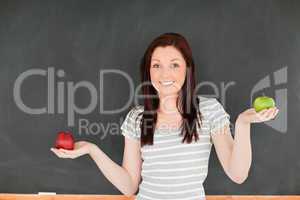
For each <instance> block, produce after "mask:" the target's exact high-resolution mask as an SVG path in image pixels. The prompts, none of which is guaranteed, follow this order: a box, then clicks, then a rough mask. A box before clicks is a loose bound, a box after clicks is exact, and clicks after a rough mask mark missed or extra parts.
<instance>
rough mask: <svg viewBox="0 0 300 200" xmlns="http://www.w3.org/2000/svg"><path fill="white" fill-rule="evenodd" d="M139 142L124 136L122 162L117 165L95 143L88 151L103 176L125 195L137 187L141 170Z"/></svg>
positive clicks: (131, 192) (133, 191) (132, 193)
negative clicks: (120, 164)
mask: <svg viewBox="0 0 300 200" xmlns="http://www.w3.org/2000/svg"><path fill="white" fill-rule="evenodd" d="M139 146H140V143H139V142H138V141H135V140H133V139H131V138H126V137H125V147H124V155H123V164H122V166H119V165H118V164H116V163H115V162H113V161H112V160H111V159H110V158H109V157H108V156H107V155H106V154H105V153H103V151H101V150H100V149H99V148H98V147H97V146H96V145H93V147H92V148H91V151H90V154H89V155H90V156H91V158H92V159H93V160H94V161H95V163H96V165H97V166H98V168H99V169H100V170H101V171H102V173H103V174H104V176H105V177H106V178H107V179H108V180H109V181H110V182H111V183H112V184H113V185H114V186H116V187H117V188H118V189H119V190H120V191H121V192H122V193H123V194H125V195H126V196H131V195H134V194H135V193H136V191H137V189H138V185H139V182H140V172H141V157H140V153H139V152H140V148H139Z"/></svg>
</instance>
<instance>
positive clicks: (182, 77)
mask: <svg viewBox="0 0 300 200" xmlns="http://www.w3.org/2000/svg"><path fill="white" fill-rule="evenodd" d="M185 77H186V69H182V70H180V71H178V73H177V80H179V82H180V83H182V84H183V83H184V80H185Z"/></svg>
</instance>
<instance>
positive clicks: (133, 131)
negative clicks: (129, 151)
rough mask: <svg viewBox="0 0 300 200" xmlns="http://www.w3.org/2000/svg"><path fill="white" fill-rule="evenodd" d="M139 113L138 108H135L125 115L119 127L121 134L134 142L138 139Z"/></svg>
mask: <svg viewBox="0 0 300 200" xmlns="http://www.w3.org/2000/svg"><path fill="white" fill-rule="evenodd" d="M140 111H141V109H140V107H139V106H135V107H134V108H132V109H131V110H130V111H129V112H128V113H127V115H126V117H125V120H124V121H123V123H122V125H121V127H120V129H121V133H122V135H124V136H125V137H129V138H132V139H135V140H139V139H140V135H141V134H140V119H141V116H140V114H139V113H140Z"/></svg>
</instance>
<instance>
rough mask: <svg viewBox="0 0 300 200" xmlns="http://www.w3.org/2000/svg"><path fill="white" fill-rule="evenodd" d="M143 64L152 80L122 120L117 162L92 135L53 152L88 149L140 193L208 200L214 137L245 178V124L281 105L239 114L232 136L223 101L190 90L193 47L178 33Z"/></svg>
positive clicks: (223, 159) (157, 43) (145, 78)
mask: <svg viewBox="0 0 300 200" xmlns="http://www.w3.org/2000/svg"><path fill="white" fill-rule="evenodd" d="M140 67H141V79H142V83H148V82H150V83H151V84H143V88H142V92H143V96H144V97H145V98H144V105H136V106H134V107H133V108H132V109H131V110H130V111H129V112H128V114H127V115H126V118H125V120H124V121H123V123H122V126H121V130H122V135H124V138H125V145H124V155H123V163H122V166H119V165H118V164H117V163H115V162H113V161H112V160H111V159H110V158H109V157H108V156H107V155H106V154H105V153H104V152H102V151H101V150H100V148H99V147H98V146H96V145H95V144H93V143H90V142H85V141H79V142H77V143H75V147H74V150H64V149H52V151H53V152H54V153H55V154H56V155H57V156H59V157H61V158H77V157H79V156H82V155H85V154H88V155H90V156H91V158H92V159H93V160H94V161H95V163H96V164H97V166H98V168H99V169H100V170H101V171H102V173H103V174H104V175H105V177H106V178H107V179H108V180H109V181H110V182H111V183H112V184H113V185H114V186H116V187H117V188H118V189H119V190H120V191H121V192H122V193H123V194H125V195H126V196H132V195H134V194H135V193H136V192H137V191H138V194H137V196H136V199H137V200H144V199H145V200H148V199H150V200H154V199H155V200H165V199H170V200H171V199H172V200H184V199H186V200H187V199H189V200H192V199H197V200H204V199H206V198H205V191H204V187H203V182H204V181H205V179H206V176H207V173H208V161H209V156H210V152H211V147H212V144H214V146H215V149H216V152H217V156H218V158H219V161H220V163H221V164H222V167H223V169H224V171H225V172H226V174H227V175H228V177H229V178H230V179H231V180H232V181H234V182H235V183H238V184H241V183H243V182H244V181H245V179H246V178H247V175H248V171H249V168H250V164H251V141H250V123H254V122H263V121H267V120H270V119H271V118H273V117H275V116H276V114H277V112H278V110H276V108H274V109H268V110H263V111H261V112H259V113H256V112H255V111H253V109H248V110H246V111H244V112H243V113H241V114H240V115H239V116H238V118H237V121H236V128H235V139H234V140H233V138H232V136H231V132H230V129H229V124H230V115H229V114H228V113H227V112H226V111H225V109H224V108H223V106H222V104H221V103H220V102H219V101H218V100H217V99H215V98H208V97H204V96H200V95H197V94H195V72H194V71H195V65H194V61H193V58H192V53H191V49H190V47H189V45H188V42H187V40H186V39H185V38H184V37H183V36H181V35H180V34H177V33H166V34H162V35H160V36H159V37H157V38H155V39H154V40H153V41H152V42H151V44H150V45H149V47H148V48H147V50H146V52H145V54H144V56H143V58H142V62H141V66H140ZM152 97H154V98H152ZM200 110H201V112H200ZM171 126H172V128H170V127H171ZM162 127H164V128H163V129H162Z"/></svg>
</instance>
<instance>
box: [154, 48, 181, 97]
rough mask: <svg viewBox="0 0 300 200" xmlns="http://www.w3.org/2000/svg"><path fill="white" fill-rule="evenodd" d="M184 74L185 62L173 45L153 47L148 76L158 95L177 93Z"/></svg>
mask: <svg viewBox="0 0 300 200" xmlns="http://www.w3.org/2000/svg"><path fill="white" fill-rule="evenodd" d="M185 76H186V62H185V60H184V58H183V56H182V55H181V53H180V51H178V50H177V49H176V48H175V47H173V46H166V47H157V48H156V49H154V51H153V54H152V57H151V64H150V77H151V83H152V85H153V87H154V88H155V89H156V91H157V92H158V94H159V96H169V95H175V96H177V95H178V92H179V91H180V89H181V87H182V85H183V83H184V81H185Z"/></svg>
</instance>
